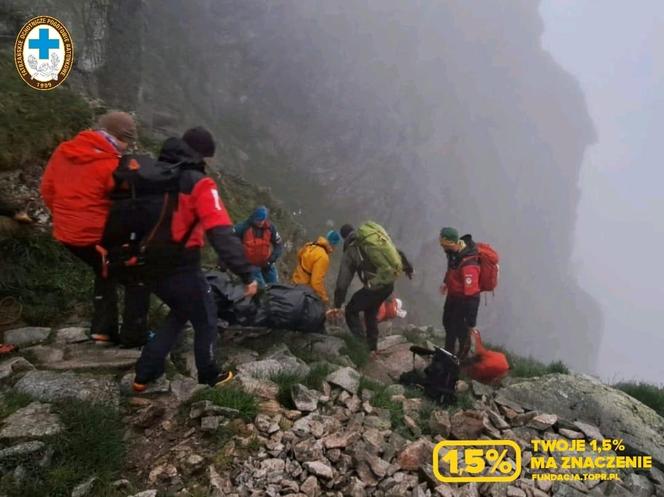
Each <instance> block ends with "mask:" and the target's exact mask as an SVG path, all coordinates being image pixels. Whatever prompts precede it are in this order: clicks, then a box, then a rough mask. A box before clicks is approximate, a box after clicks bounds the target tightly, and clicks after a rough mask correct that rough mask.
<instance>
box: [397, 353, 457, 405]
mask: <svg viewBox="0 0 664 497" xmlns="http://www.w3.org/2000/svg"><path fill="white" fill-rule="evenodd" d="M410 350H411V352H413V354H417V355H420V356H423V357H425V356H430V357H431V362H430V363H429V365H428V366H427V367H426V368H424V372H421V371H417V370H413V371H409V372H407V373H403V374H402V375H401V377H400V378H399V381H400V382H401V383H405V384H408V385H413V384H416V385H420V386H422V387H423V388H424V393H425V394H426V395H427V397H429V398H431V399H433V400H435V401H436V402H440V403H441V404H443V405H449V404H453V403H454V402H456V396H455V386H456V382H457V380H458V379H459V370H460V363H459V359H458V358H457V356H455V355H454V354H451V353H450V352H448V351H447V350H445V349H443V348H440V347H436V346H434V350H430V349H427V348H425V347H419V346H417V345H413V346H412V347H411V348H410Z"/></svg>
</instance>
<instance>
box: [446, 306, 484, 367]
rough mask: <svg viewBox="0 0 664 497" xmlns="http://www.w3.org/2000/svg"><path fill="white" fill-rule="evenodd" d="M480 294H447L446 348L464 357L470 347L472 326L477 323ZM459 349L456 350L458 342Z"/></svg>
mask: <svg viewBox="0 0 664 497" xmlns="http://www.w3.org/2000/svg"><path fill="white" fill-rule="evenodd" d="M479 306H480V296H479V295H476V296H474V297H454V296H449V295H448V296H447V299H446V300H445V308H444V310H443V328H445V350H447V351H448V352H450V353H452V354H456V355H457V356H458V357H459V358H461V359H463V358H464V357H465V355H466V354H468V350H469V348H470V328H474V327H475V326H476V325H477V311H478V309H479ZM457 341H458V342H459V350H458V351H456V350H455V348H456V342H457Z"/></svg>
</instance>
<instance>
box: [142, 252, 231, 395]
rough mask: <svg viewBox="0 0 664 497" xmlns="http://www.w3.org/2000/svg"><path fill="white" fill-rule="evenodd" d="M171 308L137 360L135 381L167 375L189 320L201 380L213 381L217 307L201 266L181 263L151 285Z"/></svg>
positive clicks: (155, 292) (145, 380)
mask: <svg viewBox="0 0 664 497" xmlns="http://www.w3.org/2000/svg"><path fill="white" fill-rule="evenodd" d="M150 289H151V290H152V292H153V293H154V294H155V295H156V296H157V297H159V298H160V299H161V300H163V301H164V303H165V304H166V305H167V306H168V307H169V308H170V313H169V314H168V317H167V318H166V321H165V322H164V323H163V324H162V325H161V327H160V328H159V329H158V330H157V332H156V334H155V337H154V339H153V340H151V341H150V342H148V343H147V345H146V346H145V347H143V350H142V353H141V357H140V358H139V359H138V362H137V363H136V381H137V382H138V383H148V382H150V381H153V380H156V379H157V378H159V377H160V376H161V375H162V374H164V370H165V363H166V357H167V356H168V354H169V353H170V351H171V350H172V349H173V347H174V346H175V344H176V343H177V341H178V338H179V337H180V334H181V333H182V332H183V331H184V328H185V326H186V324H187V322H188V321H190V322H191V324H192V326H193V327H194V333H195V335H194V354H195V357H196V368H197V369H198V382H199V383H207V384H211V383H213V382H214V381H215V380H216V379H217V377H218V376H219V373H220V371H219V368H218V366H217V362H216V348H217V306H216V304H215V302H214V299H213V296H212V289H211V288H210V285H209V284H208V282H207V280H206V279H205V275H204V274H203V271H202V270H201V268H200V266H198V265H195V266H181V267H179V268H178V269H177V270H176V271H175V272H174V273H172V274H170V275H168V276H165V277H162V278H160V279H159V280H157V281H156V282H154V283H153V284H151V285H150Z"/></svg>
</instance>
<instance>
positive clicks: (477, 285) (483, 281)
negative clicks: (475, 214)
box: [439, 227, 498, 360]
mask: <svg viewBox="0 0 664 497" xmlns="http://www.w3.org/2000/svg"><path fill="white" fill-rule="evenodd" d="M439 241H440V246H441V247H442V248H443V250H444V251H445V254H446V255H447V271H446V272H445V279H444V281H443V284H442V285H441V286H440V293H441V294H442V295H444V296H445V295H446V296H447V298H446V300H445V307H444V309H443V327H444V328H445V349H446V350H447V351H448V352H450V353H452V354H456V355H457V357H459V359H460V360H463V359H465V358H466V356H467V355H468V350H469V347H470V334H471V333H472V332H473V331H474V330H475V327H476V326H477V311H478V309H479V305H480V292H482V291H492V290H493V289H495V287H496V285H497V282H498V254H497V253H496V252H495V251H494V250H493V248H491V246H489V245H487V244H481V243H475V242H474V241H473V238H472V236H471V235H464V236H462V237H459V232H458V230H456V229H455V228H451V227H446V228H443V229H442V230H441V231H440V240H439ZM457 342H458V343H459V348H458V350H456V344H457Z"/></svg>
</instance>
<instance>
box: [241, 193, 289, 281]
mask: <svg viewBox="0 0 664 497" xmlns="http://www.w3.org/2000/svg"><path fill="white" fill-rule="evenodd" d="M269 216H270V211H269V210H268V208H267V207H265V206H263V205H261V206H259V207H257V208H256V210H254V212H253V213H252V214H251V216H249V218H248V219H247V220H245V221H243V222H241V223H238V224H236V225H235V228H234V229H235V233H236V234H237V235H238V236H239V237H240V239H241V240H242V244H243V245H244V253H245V256H246V257H247V260H248V261H249V262H250V263H251V264H253V265H254V266H256V268H257V269H256V272H255V274H254V277H255V278H256V281H257V282H258V286H259V288H265V287H266V286H267V285H269V284H272V283H277V282H278V281H279V273H278V272H277V267H276V266H275V262H277V259H279V257H281V253H282V252H283V250H284V244H283V241H282V240H281V235H279V232H278V231H277V227H276V226H275V225H274V224H273V223H272V222H271V221H270V219H269Z"/></svg>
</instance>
